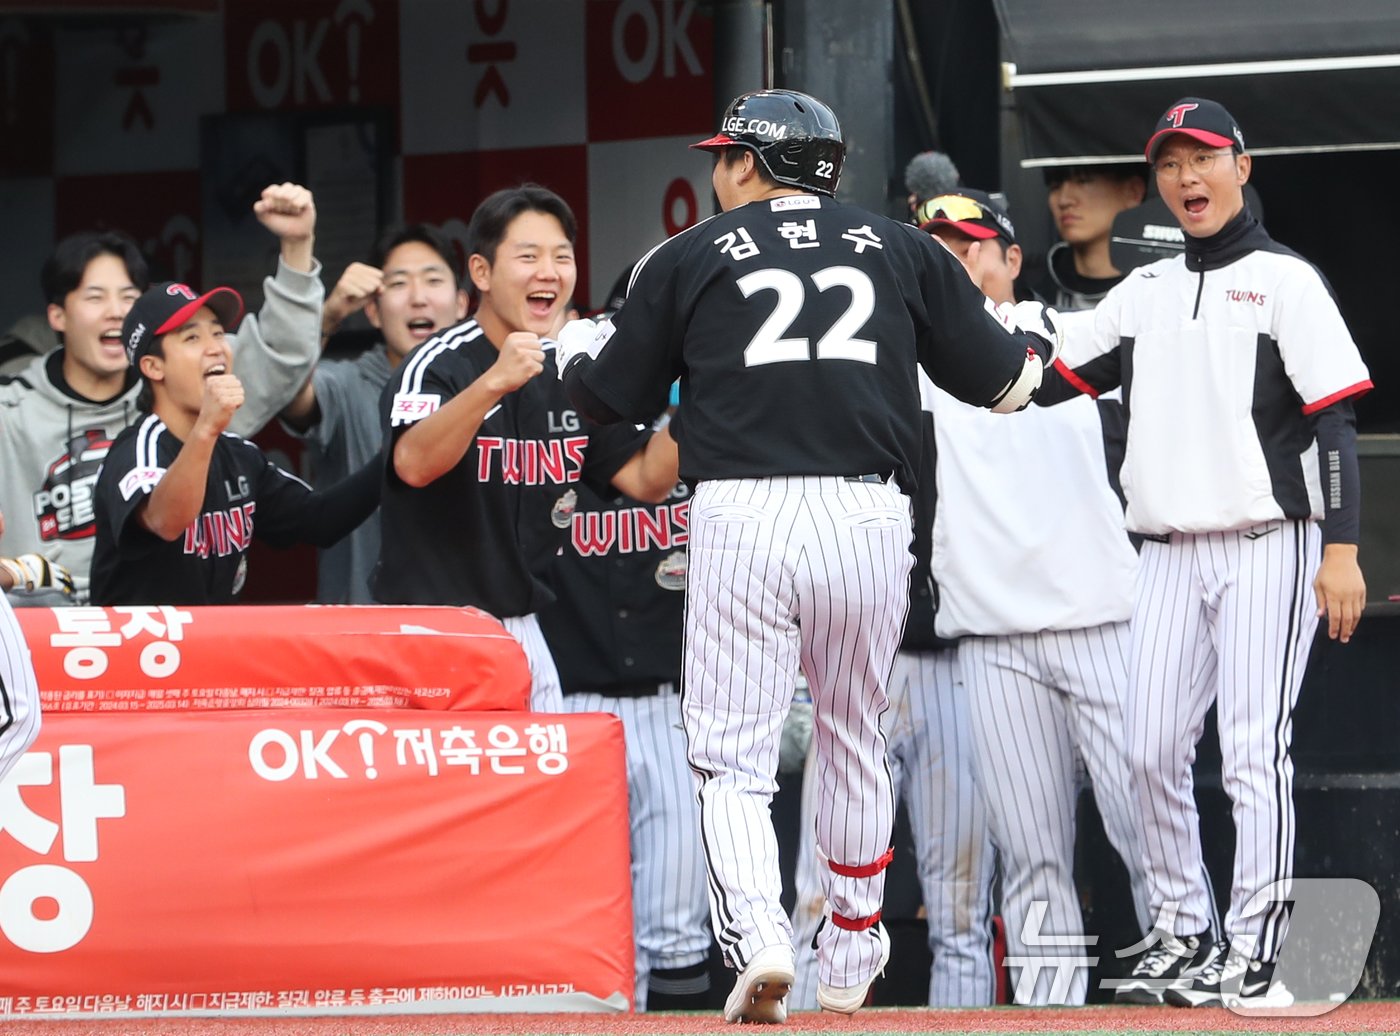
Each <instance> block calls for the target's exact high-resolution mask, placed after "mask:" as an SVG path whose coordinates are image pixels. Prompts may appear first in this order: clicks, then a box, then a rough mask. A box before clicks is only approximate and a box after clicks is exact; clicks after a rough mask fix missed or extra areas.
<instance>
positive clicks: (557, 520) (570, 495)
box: [549, 489, 578, 529]
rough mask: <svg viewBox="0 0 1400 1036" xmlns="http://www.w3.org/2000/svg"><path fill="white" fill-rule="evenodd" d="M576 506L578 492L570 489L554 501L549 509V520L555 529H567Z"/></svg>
mask: <svg viewBox="0 0 1400 1036" xmlns="http://www.w3.org/2000/svg"><path fill="white" fill-rule="evenodd" d="M577 507H578V493H576V492H574V491H573V490H572V489H570V490H569V491H568V492H567V493H565V494H564V495H563V496H561V497H560V498H559V499H558V500H556V501H554V506H553V507H551V508H550V509H549V521H550V523H551V524H552V525H553V526H554V527H555V528H556V529H567V528H568V527H569V526H570V525H571V524H573V520H574V510H575V509H576V508H577Z"/></svg>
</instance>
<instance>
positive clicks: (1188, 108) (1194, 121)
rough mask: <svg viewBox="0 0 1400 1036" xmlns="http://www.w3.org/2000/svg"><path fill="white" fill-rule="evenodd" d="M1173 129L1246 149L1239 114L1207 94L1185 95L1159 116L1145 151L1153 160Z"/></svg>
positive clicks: (1216, 144)
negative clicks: (1232, 113) (1201, 95)
mask: <svg viewBox="0 0 1400 1036" xmlns="http://www.w3.org/2000/svg"><path fill="white" fill-rule="evenodd" d="M1173 133H1185V134H1186V135H1187V136H1188V137H1194V138H1195V139H1196V140H1199V141H1200V142H1201V143H1202V144H1207V145H1209V146H1210V147H1232V148H1234V149H1235V151H1236V152H1243V151H1244V134H1243V133H1241V132H1240V127H1239V123H1237V122H1235V117H1234V116H1233V115H1231V114H1230V113H1229V112H1227V111H1226V110H1225V106H1224V105H1223V104H1219V103H1217V102H1215V101H1208V100H1206V99H1205V98H1204V97H1183V98H1182V99H1181V100H1179V101H1177V102H1176V103H1175V104H1173V105H1172V106H1171V107H1170V108H1168V109H1167V110H1166V111H1165V112H1163V113H1162V117H1161V118H1160V119H1158V120H1157V128H1156V129H1154V130H1153V131H1152V136H1151V137H1149V138H1148V139H1147V148H1146V149H1145V153H1146V155H1147V160H1148V161H1149V162H1155V161H1156V160H1157V149H1158V148H1160V147H1161V146H1162V142H1163V141H1164V140H1166V139H1167V137H1169V136H1170V135H1171V134H1173Z"/></svg>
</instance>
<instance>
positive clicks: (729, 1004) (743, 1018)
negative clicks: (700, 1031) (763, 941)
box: [724, 946, 797, 1025]
mask: <svg viewBox="0 0 1400 1036" xmlns="http://www.w3.org/2000/svg"><path fill="white" fill-rule="evenodd" d="M796 977H797V972H796V970H795V969H794V968H793V964H792V948H791V947H789V946H765V947H763V949H761V950H759V951H758V952H757V953H755V954H754V955H753V956H752V957H751V958H749V963H748V964H747V965H746V966H745V968H744V970H743V971H741V972H739V977H738V979H737V980H735V982H734V990H733V992H731V993H730V994H729V999H728V1000H727V1001H725V1004H724V1020H725V1021H726V1022H756V1023H759V1024H764V1025H781V1024H782V1023H783V1022H785V1021H787V1002H786V1001H787V995H788V991H789V990H790V989H792V982H793V979H794V978H796Z"/></svg>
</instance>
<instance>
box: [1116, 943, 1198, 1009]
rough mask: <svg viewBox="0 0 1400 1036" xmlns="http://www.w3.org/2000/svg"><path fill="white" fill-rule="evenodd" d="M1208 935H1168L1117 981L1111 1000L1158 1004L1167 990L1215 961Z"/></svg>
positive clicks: (1185, 982)
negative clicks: (1126, 974) (1124, 976)
mask: <svg viewBox="0 0 1400 1036" xmlns="http://www.w3.org/2000/svg"><path fill="white" fill-rule="evenodd" d="M1209 936H1210V932H1209V931H1205V932H1201V933H1200V934H1199V935H1187V936H1181V937H1177V936H1174V935H1169V934H1167V933H1161V934H1160V935H1159V941H1158V943H1157V945H1156V946H1154V947H1152V948H1151V949H1150V950H1148V951H1147V952H1146V953H1144V954H1143V955H1142V956H1141V957H1139V958H1138V962H1137V963H1136V964H1134V965H1133V970H1132V971H1131V972H1129V974H1128V976H1127V977H1126V978H1123V979H1120V980H1118V984H1117V988H1116V989H1115V990H1114V994H1113V1000H1114V1002H1115V1003H1119V1004H1160V1003H1161V1002H1162V996H1163V994H1164V993H1165V992H1166V990H1168V989H1170V988H1172V987H1174V986H1178V985H1186V984H1189V983H1190V981H1191V979H1193V978H1194V977H1195V975H1196V973H1197V972H1198V971H1200V970H1201V969H1202V968H1204V967H1206V966H1207V965H1208V964H1209V963H1210V962H1211V961H1212V960H1213V959H1214V958H1215V948H1216V945H1217V944H1215V943H1212V942H1211V941H1210V938H1209Z"/></svg>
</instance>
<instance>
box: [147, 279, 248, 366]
mask: <svg viewBox="0 0 1400 1036" xmlns="http://www.w3.org/2000/svg"><path fill="white" fill-rule="evenodd" d="M201 306H208V307H209V308H210V309H212V310H213V311H214V315H215V316H216V317H218V318H219V323H221V324H223V325H224V330H225V331H232V330H233V329H234V328H235V327H237V326H238V321H239V320H241V319H242V317H243V298H242V296H240V295H239V294H238V292H236V291H234V290H233V289H232V288H215V289H213V290H212V291H206V292H205V293H204V294H203V295H199V294H197V293H196V292H195V290H194V289H193V288H191V287H190V286H189V285H188V284H180V283H178V282H176V281H164V282H162V283H160V284H153V285H151V287H149V288H147V289H146V291H145V292H144V293H143V294H142V295H141V297H140V298H139V299H137V300H136V302H135V304H134V305H133V306H132V307H131V309H130V311H129V312H128V313H127V314H126V319H125V320H123V321H122V341H123V342H125V343H126V359H127V362H128V363H133V364H134V363H135V362H136V361H137V360H138V359H139V358H140V357H141V356H142V355H143V354H145V353H147V352H149V351H150V348H151V346H152V345H153V344H154V343H155V341H156V340H157V339H158V338H160V336H161V335H164V334H169V333H170V332H171V331H174V330H177V329H178V328H180V327H183V326H184V325H185V324H186V323H188V322H189V320H190V318H192V317H193V316H194V315H195V314H196V313H198V312H199V309H200V307H201Z"/></svg>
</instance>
